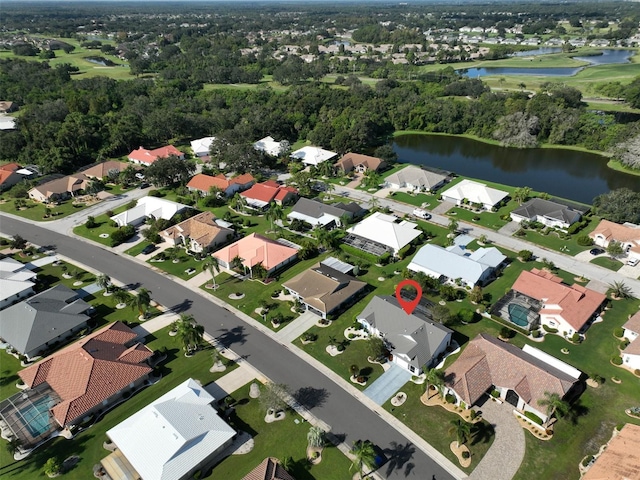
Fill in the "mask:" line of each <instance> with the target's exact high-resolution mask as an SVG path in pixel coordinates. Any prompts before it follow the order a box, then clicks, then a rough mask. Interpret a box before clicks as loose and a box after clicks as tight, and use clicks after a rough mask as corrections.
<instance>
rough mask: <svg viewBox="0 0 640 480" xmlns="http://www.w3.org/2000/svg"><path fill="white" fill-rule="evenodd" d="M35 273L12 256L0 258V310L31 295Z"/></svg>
mask: <svg viewBox="0 0 640 480" xmlns="http://www.w3.org/2000/svg"><path fill="white" fill-rule="evenodd" d="M36 277H37V274H36V273H34V272H32V271H31V270H29V269H28V268H26V267H25V266H24V263H20V262H18V261H17V260H14V259H13V258H10V257H7V258H3V259H1V260H0V310H2V309H3V308H6V307H8V306H9V305H11V304H13V303H15V302H17V301H18V300H21V299H23V298H26V297H28V296H30V295H33V294H34V293H35V292H34V290H33V287H35V285H36V284H35V281H36Z"/></svg>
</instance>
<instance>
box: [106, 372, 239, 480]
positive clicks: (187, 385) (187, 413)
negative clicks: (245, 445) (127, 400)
mask: <svg viewBox="0 0 640 480" xmlns="http://www.w3.org/2000/svg"><path fill="white" fill-rule="evenodd" d="M213 401H214V398H213V397H212V396H211V395H210V394H209V393H208V392H207V391H206V390H205V389H204V388H203V387H202V386H200V385H199V384H198V383H196V382H195V381H194V380H193V379H189V380H187V381H185V382H184V383H182V384H180V385H178V386H177V387H176V388H174V389H173V390H171V391H169V392H167V393H166V394H164V395H163V396H161V397H160V398H158V399H157V400H155V401H154V402H152V403H151V404H149V405H147V406H146V407H144V408H143V409H142V410H140V411H138V412H136V413H134V414H133V415H132V416H130V417H129V418H127V419H126V420H124V421H123V422H121V423H120V424H118V425H116V426H115V427H113V428H112V429H111V430H109V431H108V432H107V435H108V436H109V438H111V440H112V441H113V442H114V443H115V444H116V445H117V446H118V448H119V449H120V451H122V453H123V454H124V456H125V457H126V458H127V460H129V462H130V463H131V465H132V466H133V467H134V468H135V469H136V471H137V472H138V473H139V474H140V476H141V477H142V479H143V480H178V479H181V478H183V477H184V475H186V474H187V473H189V471H190V470H191V469H192V468H193V467H194V466H196V465H197V464H198V463H200V462H201V461H203V460H204V459H206V458H207V457H208V456H209V455H210V454H211V453H212V452H215V451H216V450H218V449H220V448H221V447H222V446H223V445H225V443H226V442H227V441H228V440H230V439H231V438H233V436H234V435H235V433H236V432H235V431H234V430H233V429H232V428H231V427H230V426H229V425H227V424H226V423H225V422H224V420H222V419H221V418H220V417H219V416H218V414H217V412H216V410H215V409H214V408H213V406H212V405H211V403H212V402H213Z"/></svg>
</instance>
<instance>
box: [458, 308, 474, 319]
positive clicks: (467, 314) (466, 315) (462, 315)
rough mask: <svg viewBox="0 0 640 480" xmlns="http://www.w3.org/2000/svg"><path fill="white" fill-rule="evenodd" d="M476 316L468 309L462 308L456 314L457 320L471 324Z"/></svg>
mask: <svg viewBox="0 0 640 480" xmlns="http://www.w3.org/2000/svg"><path fill="white" fill-rule="evenodd" d="M477 315H478V314H477V313H476V312H474V311H473V310H470V309H468V308H463V309H462V310H460V311H459V312H458V319H459V320H460V321H461V322H464V323H472V322H474V321H475V320H476V316H477Z"/></svg>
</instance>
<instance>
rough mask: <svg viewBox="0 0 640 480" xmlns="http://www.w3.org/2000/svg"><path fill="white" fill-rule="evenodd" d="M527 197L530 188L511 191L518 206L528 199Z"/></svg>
mask: <svg viewBox="0 0 640 480" xmlns="http://www.w3.org/2000/svg"><path fill="white" fill-rule="evenodd" d="M529 195H531V188H530V187H521V188H516V189H515V190H514V191H513V199H514V200H515V201H516V202H518V204H520V205H522V203H523V202H525V201H526V200H527V198H529Z"/></svg>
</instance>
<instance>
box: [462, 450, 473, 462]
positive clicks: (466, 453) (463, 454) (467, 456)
mask: <svg viewBox="0 0 640 480" xmlns="http://www.w3.org/2000/svg"><path fill="white" fill-rule="evenodd" d="M470 456H471V454H470V453H469V452H468V451H467V450H465V451H464V452H462V458H464V459H465V460H466V459H467V458H469V457H470Z"/></svg>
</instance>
